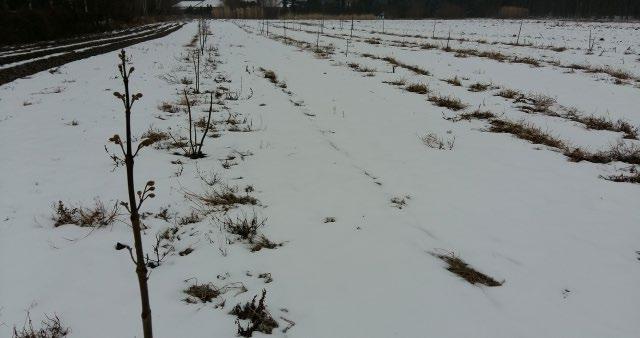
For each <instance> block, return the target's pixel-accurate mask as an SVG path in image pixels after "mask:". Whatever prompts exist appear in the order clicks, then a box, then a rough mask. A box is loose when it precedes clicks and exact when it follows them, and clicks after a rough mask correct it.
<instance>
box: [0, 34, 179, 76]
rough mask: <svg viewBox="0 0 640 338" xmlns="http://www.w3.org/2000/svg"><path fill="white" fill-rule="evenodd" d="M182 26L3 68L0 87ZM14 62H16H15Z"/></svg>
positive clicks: (99, 42) (153, 37)
mask: <svg viewBox="0 0 640 338" xmlns="http://www.w3.org/2000/svg"><path fill="white" fill-rule="evenodd" d="M182 26H183V24H176V25H174V26H170V27H165V28H162V29H159V30H157V31H156V32H155V33H153V32H152V31H151V32H145V33H143V34H139V35H136V36H133V37H126V38H123V39H122V40H120V41H113V42H110V43H108V44H106V45H105V42H104V41H94V42H92V43H86V44H83V46H75V47H73V49H78V48H89V49H85V50H82V51H74V50H68V49H67V51H68V53H65V54H62V55H57V56H52V57H48V58H44V59H39V60H33V61H31V62H25V63H22V64H19V65H16V66H14V67H10V68H3V69H0V85H3V84H5V83H9V82H11V81H14V80H16V79H19V78H21V77H25V76H28V75H32V74H35V73H38V72H41V71H44V70H47V69H50V68H54V67H59V66H61V65H64V64H66V63H69V62H73V61H77V60H81V59H86V58H88V57H91V56H94V55H99V54H104V53H108V52H111V51H114V50H117V49H121V48H125V47H128V46H131V45H135V44H137V43H140V42H144V41H147V40H153V39H157V38H161V37H163V36H166V35H169V34H171V33H173V32H175V31H176V30H178V29H180V28H181V27H182ZM92 45H95V46H96V47H94V48H90V46H92ZM60 52H61V51H60V50H58V51H53V52H52V51H51V50H48V51H47V53H46V54H44V55H47V54H52V53H60ZM38 56H43V55H40V54H38ZM32 57H36V56H33V55H32V56H31V57H30V58H32ZM13 62H16V61H13Z"/></svg>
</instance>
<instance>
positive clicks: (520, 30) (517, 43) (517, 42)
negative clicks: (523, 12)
mask: <svg viewBox="0 0 640 338" xmlns="http://www.w3.org/2000/svg"><path fill="white" fill-rule="evenodd" d="M523 23H524V21H520V29H519V30H518V39H517V40H516V46H519V45H520V33H522V24H523Z"/></svg>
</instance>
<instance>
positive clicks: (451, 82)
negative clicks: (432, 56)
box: [442, 76, 462, 87]
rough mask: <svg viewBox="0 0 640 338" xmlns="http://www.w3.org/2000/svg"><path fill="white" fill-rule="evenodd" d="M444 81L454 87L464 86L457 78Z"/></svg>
mask: <svg viewBox="0 0 640 338" xmlns="http://www.w3.org/2000/svg"><path fill="white" fill-rule="evenodd" d="M442 81H444V82H446V83H448V84H450V85H452V86H456V87H460V86H462V82H460V79H458V77H457V76H455V77H452V78H449V79H444V80H442Z"/></svg>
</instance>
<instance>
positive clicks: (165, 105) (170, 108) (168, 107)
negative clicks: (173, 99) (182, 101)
mask: <svg viewBox="0 0 640 338" xmlns="http://www.w3.org/2000/svg"><path fill="white" fill-rule="evenodd" d="M158 110H160V111H163V112H165V113H170V114H175V113H178V112H179V111H180V108H178V107H176V106H174V105H173V104H171V103H169V102H166V101H165V102H162V103H161V104H159V105H158Z"/></svg>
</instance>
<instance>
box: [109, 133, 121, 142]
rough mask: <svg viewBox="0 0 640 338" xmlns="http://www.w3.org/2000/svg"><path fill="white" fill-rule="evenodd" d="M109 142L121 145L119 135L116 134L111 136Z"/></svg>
mask: <svg viewBox="0 0 640 338" xmlns="http://www.w3.org/2000/svg"><path fill="white" fill-rule="evenodd" d="M109 142H113V143H115V144H122V140H120V135H118V134H115V135H113V136H111V138H110V139H109Z"/></svg>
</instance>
